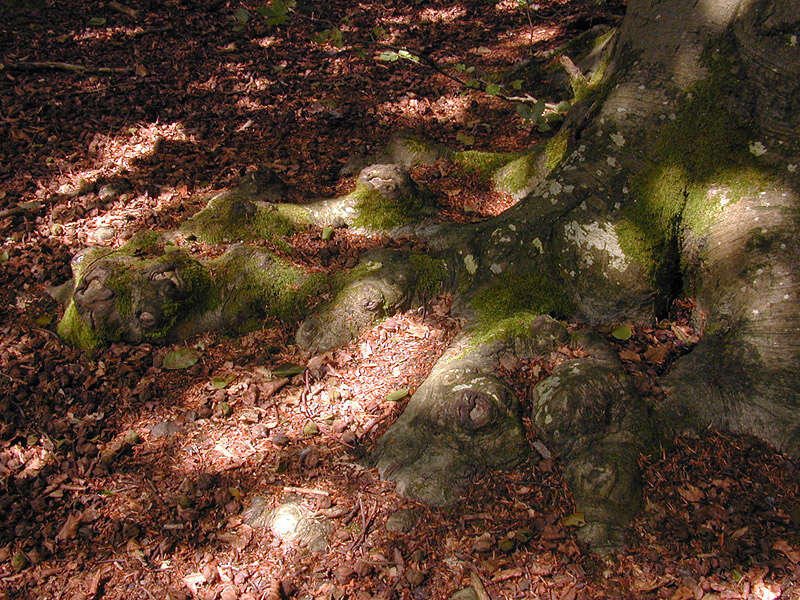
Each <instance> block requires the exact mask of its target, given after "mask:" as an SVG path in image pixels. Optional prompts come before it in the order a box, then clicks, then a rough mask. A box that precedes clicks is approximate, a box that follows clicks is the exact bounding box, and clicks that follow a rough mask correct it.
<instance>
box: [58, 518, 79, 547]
mask: <svg viewBox="0 0 800 600" xmlns="http://www.w3.org/2000/svg"><path fill="white" fill-rule="evenodd" d="M80 524H81V513H75V512H74V513H71V514H70V515H69V516H68V517H67V520H66V521H64V524H63V525H62V526H61V529H59V530H58V534H56V541H59V542H66V541H67V540H71V539H73V538H74V537H75V536H76V535H78V526H80Z"/></svg>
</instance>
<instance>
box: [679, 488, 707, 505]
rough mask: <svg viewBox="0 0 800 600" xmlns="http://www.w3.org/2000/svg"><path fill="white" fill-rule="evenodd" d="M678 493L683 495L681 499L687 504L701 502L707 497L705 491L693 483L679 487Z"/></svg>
mask: <svg viewBox="0 0 800 600" xmlns="http://www.w3.org/2000/svg"><path fill="white" fill-rule="evenodd" d="M678 493H679V494H680V495H681V498H683V499H684V500H686V501H687V502H700V500H702V499H703V498H705V497H706V495H705V494H704V493H703V490H701V489H700V488H699V487H697V486H696V485H692V484H691V483H687V484H686V485H683V486H681V487H679V488H678Z"/></svg>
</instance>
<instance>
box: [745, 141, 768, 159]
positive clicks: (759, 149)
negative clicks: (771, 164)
mask: <svg viewBox="0 0 800 600" xmlns="http://www.w3.org/2000/svg"><path fill="white" fill-rule="evenodd" d="M748 148H749V149H750V154H752V155H753V156H763V155H764V154H766V153H767V149H766V148H765V147H764V144H762V143H761V142H759V141H758V140H756V141H753V142H750V145H749V146H748Z"/></svg>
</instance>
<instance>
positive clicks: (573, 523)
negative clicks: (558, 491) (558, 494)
mask: <svg viewBox="0 0 800 600" xmlns="http://www.w3.org/2000/svg"><path fill="white" fill-rule="evenodd" d="M561 524H562V525H563V526H564V527H583V526H584V525H586V519H585V518H584V517H583V513H582V512H577V513H572V514H571V515H569V516H568V517H564V519H563V520H562V521H561Z"/></svg>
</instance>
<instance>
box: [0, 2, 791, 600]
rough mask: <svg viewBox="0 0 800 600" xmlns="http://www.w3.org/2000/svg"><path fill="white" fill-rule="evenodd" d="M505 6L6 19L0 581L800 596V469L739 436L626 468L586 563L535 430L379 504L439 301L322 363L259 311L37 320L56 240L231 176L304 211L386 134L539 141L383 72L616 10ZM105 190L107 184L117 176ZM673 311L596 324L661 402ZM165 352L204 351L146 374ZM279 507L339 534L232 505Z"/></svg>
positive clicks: (455, 181) (159, 220)
mask: <svg viewBox="0 0 800 600" xmlns="http://www.w3.org/2000/svg"><path fill="white" fill-rule="evenodd" d="M16 4H20V5H21V4H23V3H21V2H20V3H17V2H11V3H9V6H12V5H16ZM522 4H523V3H518V2H516V1H512V0H502V1H501V2H499V3H497V4H496V5H493V4H492V3H487V2H485V1H483V0H481V1H479V0H464V1H461V2H445V1H435V2H425V3H414V2H378V1H377V0H364V1H363V2H358V3H353V2H346V1H343V0H331V1H330V2H328V3H326V4H325V6H324V10H322V9H316V8H313V7H309V6H305V5H304V6H298V7H297V9H296V10H295V11H292V12H289V14H288V19H287V20H286V22H285V23H284V24H281V25H270V24H268V23H267V22H265V20H264V19H263V18H262V16H261V15H259V13H258V12H257V11H256V9H257V8H258V7H259V3H247V2H242V3H239V2H224V1H222V0H200V1H197V2H191V3H189V2H185V1H184V0H168V1H166V2H129V3H127V4H120V3H116V2H94V1H91V2H73V1H69V2H57V3H56V2H49V1H47V0H39V1H38V2H29V3H28V5H37V8H36V9H34V10H31V9H25V10H23V9H14V10H11V9H8V10H6V9H5V8H4V9H3V11H4V12H3V23H2V25H0V60H2V61H3V62H2V63H0V65H2V67H0V142H1V143H0V235H2V247H1V248H0V369H1V370H0V515H2V522H0V600H6V599H11V598H31V599H33V598H37V599H43V598H53V599H56V598H69V599H73V598H81V599H88V598H108V599H123V598H124V599H126V600H133V599H155V598H158V599H162V598H169V599H173V600H175V599H179V598H195V597H196V598H203V599H212V598H214V599H215V598H220V599H223V600H234V599H236V598H240V599H242V600H246V599H251V600H252V599H258V600H260V599H265V598H266V599H269V600H277V599H278V598H280V597H284V598H287V599H288V598H298V599H300V598H325V599H335V600H340V599H342V598H358V599H362V598H363V599H367V598H384V599H387V600H388V599H389V598H393V597H396V598H404V599H411V598H414V599H419V600H423V599H427V598H431V599H443V598H448V597H450V596H451V595H452V594H453V593H454V592H456V591H458V590H461V589H464V588H468V587H472V588H473V589H474V591H475V592H477V593H478V595H477V596H469V595H465V596H462V597H461V598H462V600H466V598H472V597H477V598H481V600H484V599H485V598H492V599H494V600H500V599H511V598H531V599H533V598H542V599H552V600H555V599H559V600H571V599H575V598H577V599H587V600H588V599H597V598H669V599H671V600H690V599H696V600H700V599H702V598H705V599H707V600H712V599H715V598H741V599H751V598H752V599H757V600H774V599H777V598H800V504H798V498H800V493H799V492H800V489H799V488H800V484H799V483H798V482H799V481H800V464H798V462H797V461H792V460H789V459H787V458H785V457H783V456H781V455H780V454H778V453H776V452H775V451H773V450H772V449H770V448H769V447H767V446H765V445H764V444H762V443H761V442H759V441H757V440H754V439H751V438H747V437H742V436H737V435H731V434H728V433H723V432H716V431H708V432H705V433H704V434H703V435H701V436H695V437H681V438H678V439H676V440H675V444H674V445H673V446H671V447H670V448H665V449H664V451H663V452H662V453H661V455H660V456H650V457H644V456H643V457H642V458H641V466H642V471H643V479H644V507H643V510H642V511H641V513H640V515H639V516H638V517H637V518H636V519H635V521H634V522H633V523H632V524H631V527H630V531H629V536H628V538H629V540H628V544H627V545H626V547H625V548H623V549H620V551H619V552H618V553H616V554H614V555H611V556H608V557H605V558H599V557H597V556H594V555H592V554H589V553H587V552H584V551H583V550H582V549H581V548H580V547H579V546H578V544H577V543H576V541H575V535H574V532H575V529H576V527H577V526H579V525H580V524H581V515H580V514H575V512H574V505H573V502H572V499H571V496H570V493H569V491H568V489H567V488H566V486H565V485H564V483H563V481H562V479H561V465H560V463H559V460H558V457H553V456H551V455H550V452H549V450H548V449H547V448H546V447H545V446H544V445H543V444H542V443H541V442H540V441H539V440H537V439H536V433H535V431H534V430H533V429H532V428H531V427H530V424H529V423H526V424H527V425H528V432H529V439H530V443H531V459H530V460H529V461H528V462H526V463H525V464H523V465H521V466H519V467H518V468H516V469H514V470H513V471H509V472H502V473H491V474H489V475H486V476H485V477H483V478H480V479H477V480H476V481H474V482H472V483H471V484H470V486H469V487H468V489H467V491H466V492H465V493H464V495H463V497H462V498H461V499H460V500H459V502H458V504H457V505H456V506H454V507H450V508H447V509H434V508H429V507H425V506H421V505H418V504H416V503H414V502H412V501H409V500H408V499H404V498H402V497H400V496H399V495H398V494H396V493H395V491H394V488H393V485H392V484H389V483H386V482H383V481H381V480H380V479H379V477H378V476H377V473H376V472H375V471H374V470H371V469H369V468H367V467H366V466H365V465H364V463H363V461H362V460H361V459H362V458H363V457H364V456H365V454H367V453H368V452H369V449H370V448H371V445H372V444H373V443H374V441H375V439H376V438H377V436H378V435H380V433H382V432H383V431H385V430H386V428H387V427H388V426H389V425H390V424H391V423H392V422H393V420H394V418H396V417H397V415H399V414H400V413H401V412H402V409H403V408H404V406H405V404H406V402H407V401H408V397H409V395H410V394H413V392H414V390H415V389H416V387H417V386H418V385H419V384H420V383H421V382H422V381H423V380H424V378H425V376H426V374H427V372H428V370H429V369H430V367H431V366H432V364H433V363H434V362H435V361H436V359H437V358H438V356H439V355H440V354H441V353H442V352H443V350H444V349H445V348H446V346H447V344H448V342H449V341H450V340H451V339H452V337H453V336H454V335H455V333H456V332H457V331H458V328H459V322H458V320H457V319H455V318H454V317H453V316H451V314H450V311H449V308H450V299H449V298H448V297H440V298H438V299H436V301H434V302H432V303H431V304H430V305H428V306H426V307H424V309H418V310H414V311H410V312H407V313H404V314H401V315H397V316H395V317H392V318H390V319H388V320H387V321H385V322H383V323H381V324H380V325H378V326H376V327H374V328H373V329H371V330H369V331H367V332H365V333H364V334H363V335H362V336H361V337H360V338H359V339H358V340H356V341H355V342H353V343H352V344H350V345H348V346H346V347H343V348H339V349H336V350H334V351H331V352H329V353H326V354H324V355H322V356H317V357H310V356H308V355H307V354H304V353H303V352H302V351H301V350H299V349H298V348H297V347H296V346H294V345H293V343H292V335H293V330H292V327H291V326H289V325H285V324H281V323H274V322H265V323H264V326H263V328H262V329H259V330H257V331H254V332H252V333H250V334H248V335H244V336H241V337H238V338H226V337H224V336H221V335H217V334H214V335H210V334H209V335H204V336H200V337H198V338H196V339H192V340H190V341H189V342H187V343H186V344H183V345H180V346H172V347H155V346H150V345H145V344H143V345H137V346H132V345H127V344H122V343H118V344H113V345H112V346H111V347H110V348H107V349H105V350H103V351H101V352H98V353H96V354H95V355H93V356H92V355H88V354H86V353H83V352H81V351H79V350H76V349H74V348H71V347H69V346H66V345H65V344H63V343H62V342H61V341H60V340H59V339H58V337H57V336H56V335H55V333H54V325H55V323H56V322H57V320H58V318H59V317H60V308H59V307H58V305H57V304H56V303H55V302H54V301H53V300H51V299H50V298H49V296H48V295H47V294H46V288H47V286H52V285H56V284H59V283H62V282H64V281H65V280H66V279H68V277H69V276H70V268H69V261H70V258H71V256H72V255H73V254H75V253H76V252H77V251H78V250H80V249H81V248H83V247H85V246H87V245H92V244H94V245H107V246H115V245H119V244H121V243H124V240H125V239H127V238H129V237H130V236H131V235H132V234H133V233H135V232H137V231H141V230H143V229H157V230H158V229H170V228H174V227H175V226H176V225H177V224H178V223H179V222H181V221H182V220H184V219H185V218H187V217H188V216H189V215H191V214H193V213H194V212H196V211H197V210H198V209H199V208H201V207H202V206H203V204H204V201H205V199H207V198H208V195H209V193H211V192H213V191H217V190H221V189H224V188H226V187H228V186H230V185H232V184H234V183H235V182H236V181H237V180H238V179H239V177H240V176H241V175H242V174H244V173H245V172H246V171H248V170H249V169H252V168H255V167H261V166H266V167H269V168H271V169H272V170H274V171H275V172H277V173H278V174H279V175H280V176H281V178H282V179H283V180H284V181H285V182H286V183H287V184H289V185H290V186H291V190H292V192H291V194H292V196H293V199H294V200H296V201H299V202H303V201H308V200H310V199H314V198H319V197H332V196H335V195H338V194H341V193H344V192H347V191H350V189H351V188H352V185H353V180H352V177H349V178H348V177H341V176H340V175H339V173H340V170H341V168H342V167H343V166H344V165H345V164H346V163H347V161H348V160H349V159H351V158H352V157H357V156H362V155H365V154H368V153H370V152H373V151H375V150H377V149H380V148H381V146H382V145H383V144H385V143H386V141H387V140H388V139H389V137H390V136H391V134H392V133H394V132H397V131H399V130H411V131H417V132H424V133H425V134H426V135H429V136H431V137H433V138H436V139H438V140H440V141H442V142H445V143H447V144H448V145H450V146H452V147H457V148H476V149H491V150H507V151H516V150H521V149H524V148H526V147H529V146H531V145H533V144H536V143H538V142H539V141H541V133H540V132H539V131H538V130H537V129H536V127H534V126H533V125H532V124H531V123H529V122H527V121H525V120H524V119H522V118H521V117H520V116H519V115H518V114H516V113H515V112H514V107H513V106H511V105H509V104H507V103H505V102H504V101H502V100H500V99H499V98H497V97H493V96H491V95H487V94H486V93H483V92H480V91H477V90H473V89H466V88H464V87H463V86H460V85H459V84H458V83H456V82H455V81H453V80H452V79H449V78H447V77H445V76H444V75H442V74H441V73H437V72H434V71H431V70H429V69H426V68H425V67H424V66H420V65H414V64H412V63H410V62H407V61H402V60H401V61H397V62H388V61H383V60H379V57H380V55H381V54H382V53H384V52H387V51H392V49H394V50H396V49H399V48H409V49H411V50H414V51H415V52H421V53H425V54H427V55H429V56H431V57H432V58H433V59H435V60H436V61H437V62H438V63H439V64H441V65H450V66H449V67H447V68H446V70H448V72H450V73H451V74H454V75H456V76H461V75H463V73H466V72H467V69H470V68H471V67H475V68H476V71H475V72H476V73H485V74H487V73H492V72H497V71H498V70H502V69H508V68H509V67H511V66H513V65H515V64H518V63H520V62H521V61H523V60H525V59H527V58H529V57H530V56H531V55H532V54H536V53H538V54H541V53H543V52H546V51H547V50H548V49H552V48H554V47H556V46H558V45H559V44H561V43H563V42H564V41H565V40H567V39H568V38H569V37H570V36H572V35H575V34H577V33H580V32H582V31H585V30H587V29H588V28H590V27H592V26H594V25H597V24H616V23H617V22H618V21H619V19H620V18H621V11H622V10H623V7H621V6H620V7H616V10H610V9H608V8H607V7H606V8H601V7H600V6H599V5H597V4H595V3H593V2H591V1H590V0H574V1H571V0H563V1H561V0H543V1H542V2H539V3H537V4H536V5H531V9H530V12H528V11H526V10H525V9H524V7H523V6H522ZM261 5H262V6H263V3H262V4H261ZM4 6H5V5H4ZM272 6H273V8H275V7H276V6H278V5H277V4H275V3H273V4H272ZM275 15H276V13H273V15H272V16H275ZM53 63H58V64H53ZM459 64H463V65H464V66H463V67H456V66H455V65H459ZM101 69H110V71H108V72H104V71H102V70H101ZM414 175H415V177H416V178H418V179H419V180H421V181H423V182H424V183H425V184H427V185H428V186H429V187H430V188H431V189H432V190H433V191H434V193H435V194H436V195H437V198H438V199H439V202H440V205H441V207H442V210H441V218H442V219H449V220H456V221H466V220H477V219H481V218H486V217H488V216H491V215H493V214H497V213H498V212H501V211H502V210H504V209H505V208H507V207H508V206H509V205H510V203H511V200H510V199H509V198H507V197H504V196H502V195H500V194H497V193H495V192H492V191H491V190H490V189H489V188H488V186H487V185H486V184H485V183H484V182H481V181H480V180H478V179H476V178H470V177H467V176H465V175H463V174H461V173H458V172H457V171H456V170H455V169H454V167H453V165H452V164H449V163H447V162H440V163H437V164H436V165H434V166H432V167H426V168H420V169H417V170H415V171H414ZM114 181H116V182H120V181H122V182H124V185H125V192H124V193H123V194H122V195H118V194H114V195H111V196H109V195H107V194H106V193H105V192H104V188H103V185H104V183H106V182H114ZM287 242H288V243H289V247H290V248H291V256H290V258H291V259H292V260H294V261H295V262H296V263H297V264H300V265H304V266H306V267H307V268H309V269H327V268H334V267H339V266H345V265H350V264H353V263H354V261H355V260H357V257H358V255H359V254H360V253H361V252H363V251H364V249H366V248H370V247H375V246H379V245H383V244H386V243H387V240H383V239H379V238H363V237H360V236H356V235H353V234H348V233H346V232H344V231H342V230H337V232H336V233H335V235H334V237H333V239H332V240H329V241H326V242H325V243H323V241H322V240H321V236H320V231H318V230H313V229H309V230H308V231H305V232H303V233H301V234H298V235H296V236H294V237H292V238H291V239H289V240H287ZM401 243H403V244H412V245H413V244H414V243H415V242H414V240H405V241H402V242H401ZM323 248H324V252H321V250H322V249H323ZM202 251H203V252H207V253H215V252H219V251H220V248H215V247H207V248H202ZM284 251H285V246H284ZM323 256H324V260H323V258H322V257H323ZM691 305H692V303H691V300H690V299H687V300H684V301H681V302H676V304H675V306H674V307H673V310H672V312H671V314H670V316H669V318H668V319H665V320H663V321H661V322H659V323H655V324H632V327H631V329H630V332H626V331H623V332H622V334H620V330H619V329H616V330H615V327H616V326H617V325H619V324H614V323H610V324H608V327H607V328H606V329H605V330H604V331H605V333H607V334H608V336H609V340H610V341H611V342H612V343H614V344H616V347H617V349H618V351H619V352H620V357H621V358H622V360H623V361H624V363H625V364H626V365H627V366H628V368H629V371H630V372H631V374H632V375H633V376H634V378H635V380H636V382H637V387H638V388H639V390H640V391H641V392H642V393H643V394H660V393H661V392H660V391H659V389H658V386H657V385H656V379H655V378H656V377H657V376H658V375H659V374H661V373H663V372H664V371H665V370H666V369H668V368H669V364H670V362H671V361H672V359H673V358H674V357H675V356H677V355H679V354H681V353H685V352H687V351H689V350H690V349H691V346H692V345H693V344H694V343H696V342H697V337H696V335H695V332H694V330H693V329H692V327H691V325H690V321H689V318H688V316H689V312H690V311H691ZM571 326H572V327H580V326H581V325H580V324H577V323H576V324H571ZM623 329H624V328H623ZM179 347H189V348H191V349H192V350H193V351H194V352H195V353H197V354H199V356H200V360H199V361H198V362H196V363H195V364H193V365H191V366H188V367H187V368H185V369H168V368H165V363H164V360H165V358H167V357H169V356H174V351H175V350H176V349H178V348H179ZM580 353H581V349H580V348H569V347H563V348H560V349H559V350H558V351H556V352H554V353H553V354H552V355H550V356H546V357H542V358H541V359H539V360H537V361H533V362H530V363H520V362H519V361H515V360H514V359H513V358H511V357H509V358H508V360H503V361H501V366H500V370H499V372H498V374H499V375H500V376H502V377H504V378H505V379H506V380H507V381H508V383H509V385H510V386H512V387H513V389H515V390H516V391H517V393H518V395H519V398H520V401H521V402H522V405H523V406H527V396H528V391H529V389H530V387H531V386H532V385H533V384H534V383H535V382H536V381H538V380H540V379H541V378H542V377H544V376H546V375H547V373H548V372H550V371H551V370H552V368H553V367H554V366H555V365H557V364H558V363H559V362H560V361H564V360H568V359H569V358H572V357H574V356H580ZM298 371H299V372H298ZM406 390H407V392H408V393H406ZM287 501H291V502H293V503H294V506H295V507H297V510H298V511H300V512H299V513H298V514H303V515H306V516H309V517H310V518H312V519H316V521H317V522H319V523H324V524H326V525H327V530H326V531H327V538H326V541H325V543H324V544H323V547H321V548H316V549H314V548H310V547H309V545H308V544H305V545H303V544H301V543H298V541H297V540H293V539H291V536H286V535H285V533H286V530H284V529H281V525H280V523H277V521H273V522H272V524H271V527H261V526H260V525H263V523H261V522H258V520H254V519H252V518H251V517H252V514H253V511H254V510H255V509H254V507H256V506H257V505H258V503H259V502H262V503H266V506H267V507H268V508H272V507H277V506H279V505H282V504H284V503H286V502H287Z"/></svg>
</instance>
